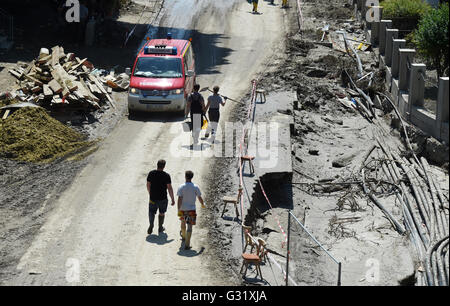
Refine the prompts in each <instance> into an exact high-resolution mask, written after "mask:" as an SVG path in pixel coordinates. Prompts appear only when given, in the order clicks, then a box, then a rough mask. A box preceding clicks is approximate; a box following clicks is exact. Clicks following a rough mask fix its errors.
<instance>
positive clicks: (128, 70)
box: [125, 67, 131, 76]
mask: <svg viewBox="0 0 450 306" xmlns="http://www.w3.org/2000/svg"><path fill="white" fill-rule="evenodd" d="M125 73H126V74H127V75H128V76H130V75H131V68H129V67H128V68H125Z"/></svg>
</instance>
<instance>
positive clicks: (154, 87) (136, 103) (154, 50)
mask: <svg viewBox="0 0 450 306" xmlns="http://www.w3.org/2000/svg"><path fill="white" fill-rule="evenodd" d="M195 76H196V75H195V61H194V52H193V50H192V44H191V42H190V41H188V40H179V39H172V38H171V37H170V35H169V36H168V38H166V39H152V40H150V41H148V42H147V43H146V44H145V45H144V47H143V48H142V49H141V51H140V52H139V54H138V55H137V57H136V61H135V63H134V66H133V70H132V73H131V79H130V90H129V94H128V110H129V112H130V114H131V113H133V112H135V111H143V112H182V111H184V109H185V107H186V99H187V96H188V95H189V94H190V93H191V92H192V88H193V86H194V83H195Z"/></svg>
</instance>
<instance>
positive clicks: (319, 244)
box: [286, 211, 342, 286]
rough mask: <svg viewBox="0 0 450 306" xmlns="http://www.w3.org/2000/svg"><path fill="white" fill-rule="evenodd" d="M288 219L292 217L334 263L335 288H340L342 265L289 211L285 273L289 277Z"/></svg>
mask: <svg viewBox="0 0 450 306" xmlns="http://www.w3.org/2000/svg"><path fill="white" fill-rule="evenodd" d="M290 217H293V218H294V220H295V221H297V223H298V224H299V225H300V227H301V228H302V229H303V230H304V231H305V232H306V233H307V234H308V236H309V237H311V239H312V240H313V241H314V242H315V243H316V244H317V245H318V246H319V247H320V248H321V249H322V250H323V251H324V252H325V254H326V255H328V257H330V258H331V260H332V261H333V262H334V263H336V265H337V273H338V277H337V286H341V285H342V263H341V262H340V261H338V260H337V259H336V258H335V257H334V256H333V255H331V254H330V252H328V251H327V250H326V249H325V248H324V246H323V245H322V244H321V243H320V242H319V241H318V240H317V239H316V238H315V237H314V236H313V235H312V234H311V233H310V232H309V231H308V229H307V228H306V227H305V226H304V225H303V224H302V223H301V222H300V221H299V220H298V219H297V217H296V216H295V215H294V214H293V213H292V211H289V230H288V256H287V264H286V271H287V275H288V276H289V253H290V251H289V241H290V232H291V230H290V227H291V225H290V219H291V218H290Z"/></svg>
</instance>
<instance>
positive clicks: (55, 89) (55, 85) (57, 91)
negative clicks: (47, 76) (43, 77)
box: [48, 79, 63, 94]
mask: <svg viewBox="0 0 450 306" xmlns="http://www.w3.org/2000/svg"><path fill="white" fill-rule="evenodd" d="M48 86H50V88H51V90H52V91H53V92H54V93H55V94H60V93H62V91H63V88H62V86H61V85H60V84H59V83H58V81H56V80H55V79H53V80H51V81H50V83H48Z"/></svg>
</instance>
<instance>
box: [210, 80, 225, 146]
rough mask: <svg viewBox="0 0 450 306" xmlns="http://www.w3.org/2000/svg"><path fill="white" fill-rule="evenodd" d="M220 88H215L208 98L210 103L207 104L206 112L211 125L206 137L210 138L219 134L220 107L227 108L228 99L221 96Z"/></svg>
mask: <svg viewBox="0 0 450 306" xmlns="http://www.w3.org/2000/svg"><path fill="white" fill-rule="evenodd" d="M219 90H220V88H219V86H214V88H213V94H212V95H211V96H209V97H208V103H207V104H206V111H207V112H208V115H209V124H208V129H207V130H206V134H205V137H206V138H208V137H209V134H210V133H211V134H212V135H213V136H214V134H215V133H216V132H217V127H218V125H219V119H220V105H222V106H225V103H226V101H227V98H226V97H224V100H225V101H224V100H223V99H222V97H221V96H220V95H219Z"/></svg>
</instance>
